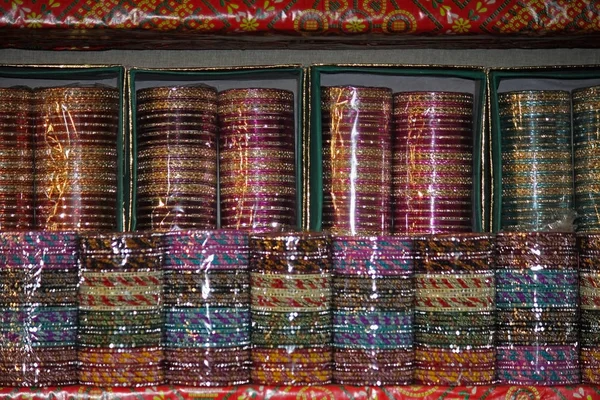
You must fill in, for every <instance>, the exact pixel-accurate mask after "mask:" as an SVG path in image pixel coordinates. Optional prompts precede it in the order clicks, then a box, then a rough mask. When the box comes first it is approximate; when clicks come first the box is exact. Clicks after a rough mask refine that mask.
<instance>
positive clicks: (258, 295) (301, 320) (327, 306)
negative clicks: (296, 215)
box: [250, 232, 332, 385]
mask: <svg viewBox="0 0 600 400" xmlns="http://www.w3.org/2000/svg"><path fill="white" fill-rule="evenodd" d="M330 252H331V239H330V237H329V236H328V235H326V234H322V233H308V232H298V233H282V234H260V235H258V234H256V235H252V236H251V237H250V279H251V289H250V291H251V292H250V293H251V313H252V329H251V340H252V351H251V353H252V369H251V378H252V381H253V383H256V384H261V385H321V384H326V383H330V382H331V367H332V347H331V339H332V336H331V335H332V325H331V273H332V265H331V253H330Z"/></svg>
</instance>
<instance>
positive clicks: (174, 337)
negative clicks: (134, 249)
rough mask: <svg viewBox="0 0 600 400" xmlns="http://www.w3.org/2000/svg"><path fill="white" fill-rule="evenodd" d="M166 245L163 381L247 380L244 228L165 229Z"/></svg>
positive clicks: (232, 382)
mask: <svg viewBox="0 0 600 400" xmlns="http://www.w3.org/2000/svg"><path fill="white" fill-rule="evenodd" d="M165 246H166V256H165V286H164V290H165V292H164V295H165V325H164V326H165V342H164V346H165V359H166V362H165V373H166V379H167V382H169V383H171V384H174V385H186V386H232V385H241V384H245V383H248V382H250V369H249V367H250V276H249V274H248V234H247V233H244V232H241V231H178V232H170V233H167V234H166V235H165Z"/></svg>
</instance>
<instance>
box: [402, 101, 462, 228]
mask: <svg viewBox="0 0 600 400" xmlns="http://www.w3.org/2000/svg"><path fill="white" fill-rule="evenodd" d="M393 121H394V124H393V133H392V135H393V142H394V143H393V161H392V163H393V167H392V186H393V195H392V197H393V203H394V216H393V220H394V221H393V223H394V232H397V233H400V234H405V233H428V234H429V233H458V232H470V231H471V230H472V222H471V214H472V200H471V195H472V182H473V176H472V170H473V96H472V95H471V94H469V93H454V92H401V93H396V94H394V118H393Z"/></svg>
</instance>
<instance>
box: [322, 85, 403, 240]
mask: <svg viewBox="0 0 600 400" xmlns="http://www.w3.org/2000/svg"><path fill="white" fill-rule="evenodd" d="M321 110H322V125H323V133H322V134H323V143H322V147H323V229H324V230H326V231H329V232H331V233H333V234H336V235H387V234H389V233H391V222H392V221H391V190H392V187H391V186H392V184H391V179H392V177H391V157H392V143H391V140H392V139H391V133H390V128H391V113H392V91H391V89H388V88H379V87H355V86H333V87H323V88H321Z"/></svg>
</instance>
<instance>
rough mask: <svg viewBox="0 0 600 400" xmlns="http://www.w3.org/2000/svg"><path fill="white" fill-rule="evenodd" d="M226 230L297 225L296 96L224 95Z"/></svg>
mask: <svg viewBox="0 0 600 400" xmlns="http://www.w3.org/2000/svg"><path fill="white" fill-rule="evenodd" d="M218 116H219V128H220V130H219V131H220V142H219V149H220V153H219V160H220V165H219V173H220V177H219V179H220V195H221V227H222V228H230V229H245V230H248V229H249V230H253V231H255V232H266V231H281V230H287V229H293V228H294V227H295V225H296V171H295V141H296V137H295V129H294V127H295V124H294V94H293V93H292V92H290V91H287V90H279V89H261V88H259V89H230V90H226V91H223V92H221V93H219V96H218Z"/></svg>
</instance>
